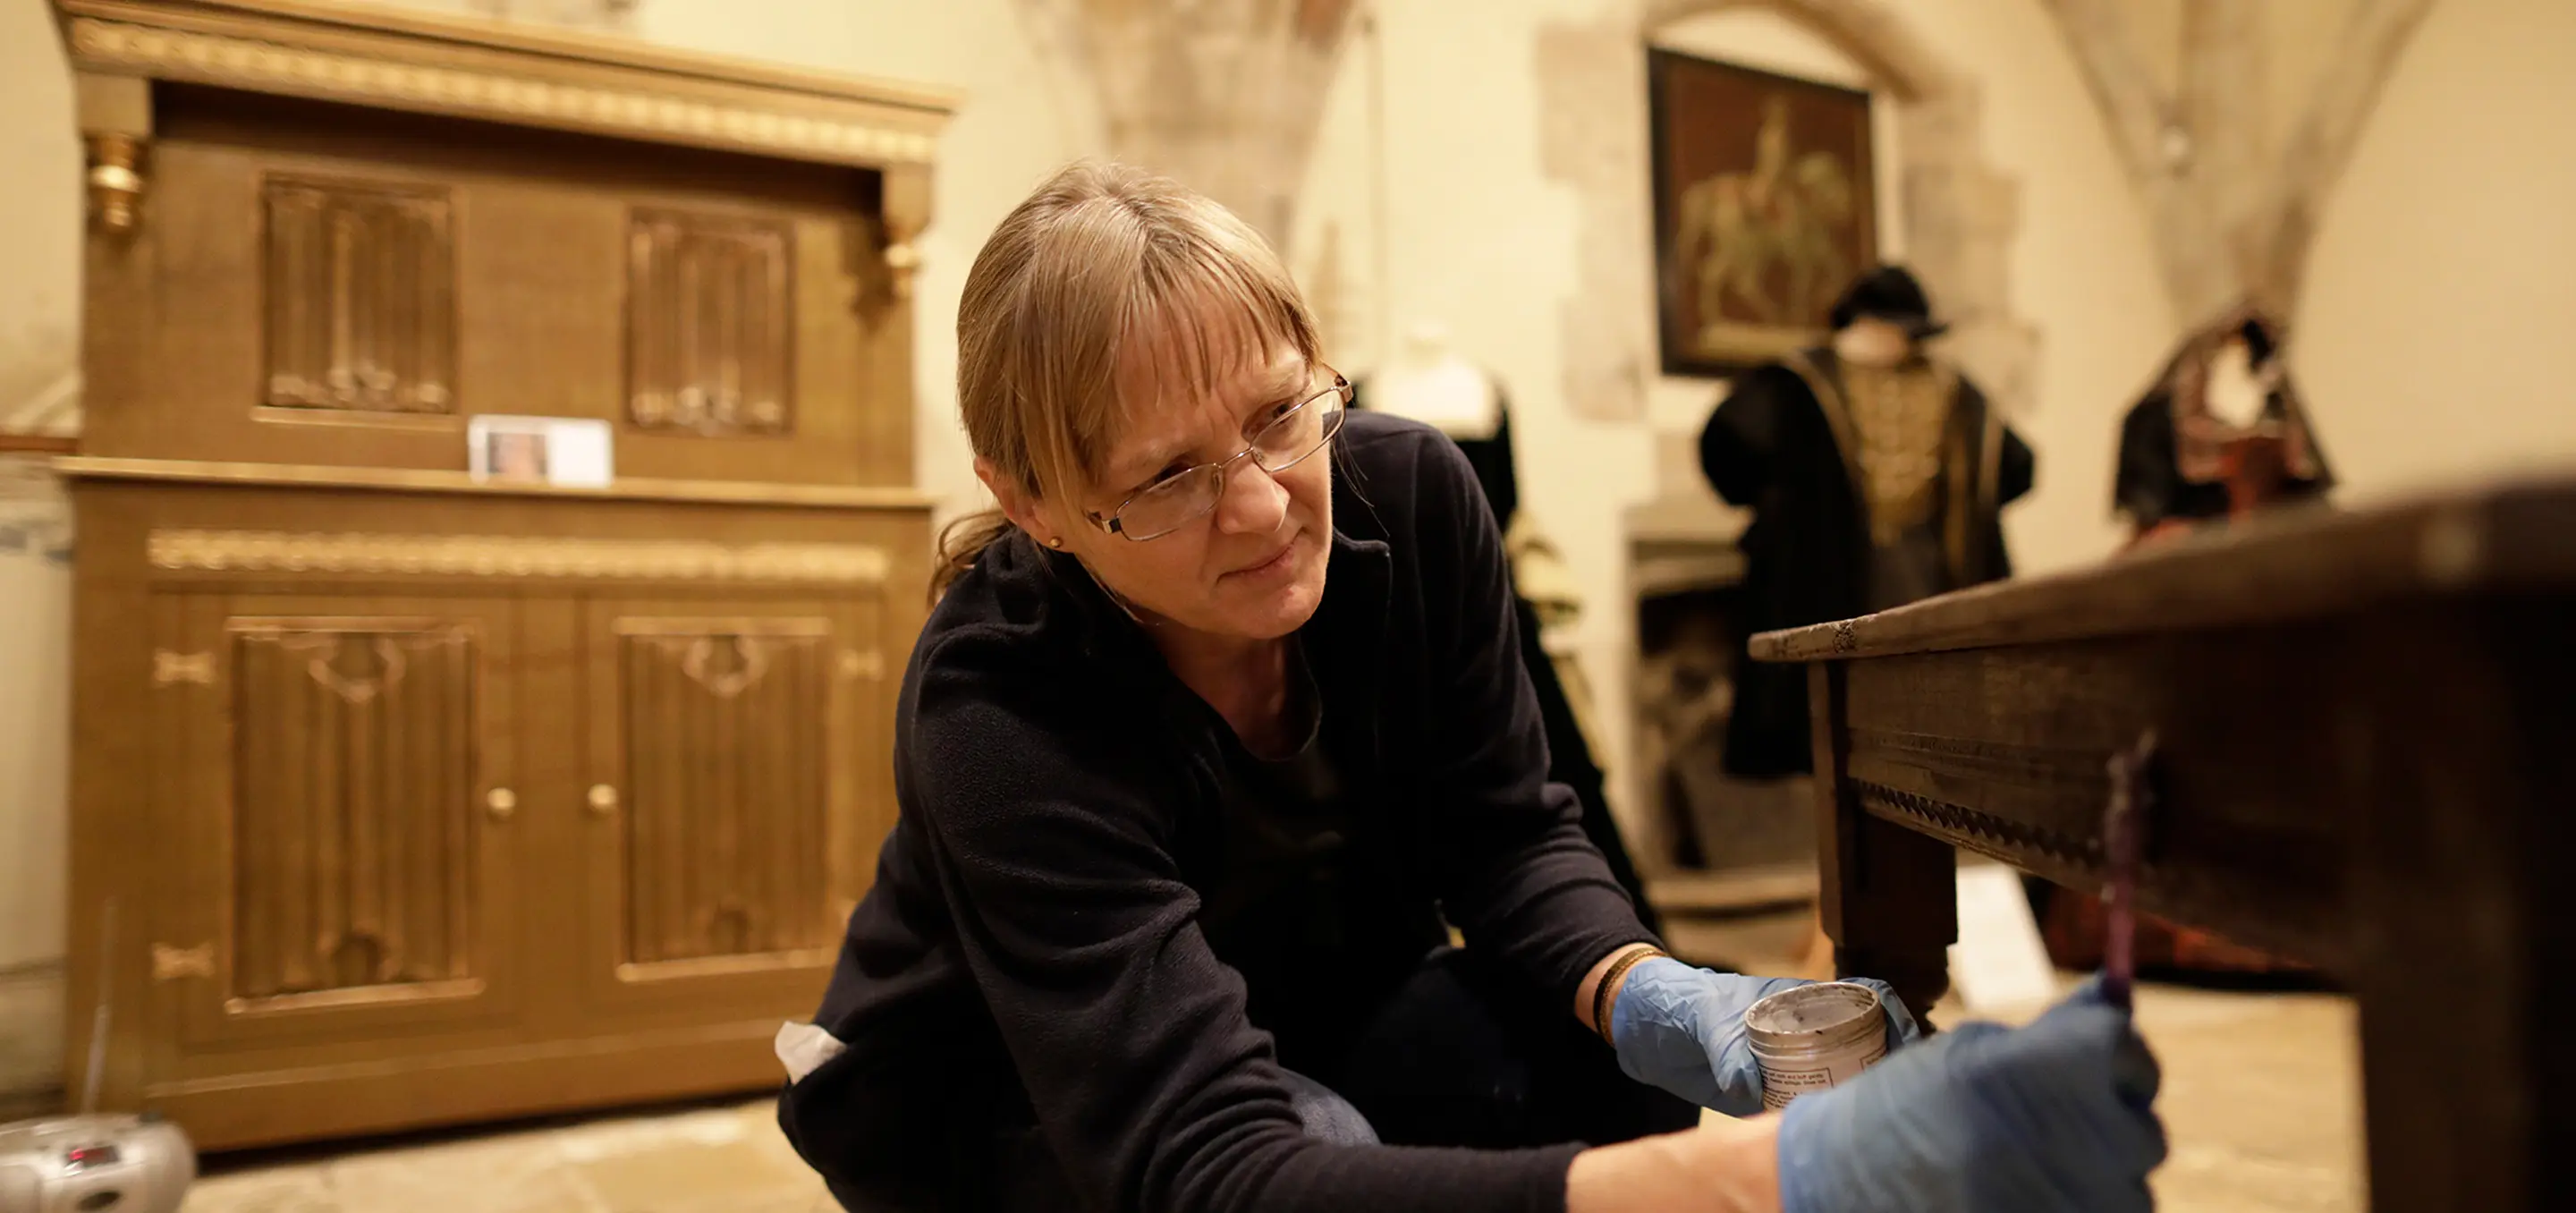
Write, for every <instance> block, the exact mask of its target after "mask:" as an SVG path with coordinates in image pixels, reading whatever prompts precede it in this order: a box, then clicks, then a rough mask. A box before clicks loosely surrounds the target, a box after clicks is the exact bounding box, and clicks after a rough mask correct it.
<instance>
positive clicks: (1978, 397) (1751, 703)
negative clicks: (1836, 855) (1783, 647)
mask: <svg viewBox="0 0 2576 1213" xmlns="http://www.w3.org/2000/svg"><path fill="white" fill-rule="evenodd" d="M1832 324H1833V334H1834V335H1833V338H1832V340H1831V341H1830V342H1828V343H1827V344H1826V345H1824V346H1821V347H1817V348H1814V349H1806V350H1800V351H1797V352H1796V353H1793V354H1790V355H1789V356H1787V357H1786V358H1783V359H1781V360H1780V361H1778V362H1775V363H1771V364H1768V365H1765V366H1761V367H1757V368H1755V369H1754V370H1752V371H1750V372H1747V373H1746V374H1745V375H1744V376H1743V377H1742V378H1740V379H1738V380H1736V381H1735V383H1734V385H1733V387H1732V390H1731V391H1730V392H1729V393H1728V394H1727V397H1726V399H1725V400H1724V402H1722V403H1721V404H1719V406H1718V408H1717V411H1716V412H1715V414H1714V415H1712V416H1711V417H1710V418H1709V422H1708V426H1707V428H1706V429H1704V430H1702V431H1701V433H1700V467H1701V469H1702V470H1703V471H1704V472H1706V473H1707V475H1708V479H1709V484H1710V485H1711V487H1713V488H1715V489H1716V490H1717V493H1718V495H1719V496H1721V497H1723V498H1725V499H1726V500H1728V501H1729V502H1732V503H1734V504H1736V505H1739V506H1745V507H1748V508H1750V509H1751V510H1752V511H1753V522H1752V524H1751V525H1750V526H1749V527H1747V528H1746V530H1745V532H1744V536H1743V538H1742V539H1741V540H1739V541H1738V542H1739V545H1740V546H1741V547H1742V548H1743V551H1744V558H1745V576H1744V598H1745V619H1744V620H1743V624H1744V627H1743V630H1744V633H1745V635H1746V636H1748V637H1749V636H1750V635H1751V634H1752V633H1754V632H1760V631H1768V630H1771V629H1775V628H1791V627H1802V626H1805V625H1807V624H1811V623H1822V622H1826V621H1829V620H1835V619H1847V618H1850V617H1852V616H1855V615H1862V614H1867V613H1869V612H1872V611H1880V610H1885V609H1887V608H1889V607H1894V606H1900V605H1902V604H1904V603H1908V602H1912V601H1914V600H1916V599H1919V598H1925V597H1928V596H1930V595H1933V594H1939V593H1944V592H1946V591H1949V590H1955V589H1960V588H1963V587H1966V586H1971V585H1975V584H1978V583H1979V582H1984V581H1991V580H1994V579H1997V578H2000V577H2004V576H2007V575H2009V574H2010V573H2011V571H2012V564H2011V560H2010V558H2009V556H2008V555H2007V554H2006V553H2005V550H2004V537H2003V528H2002V525H2001V521H2000V519H2001V511H2002V509H2003V507H2004V505H2006V504H2007V503H2009V502H2011V501H2013V500H2015V499H2016V498H2019V497H2020V496H2021V495H2022V494H2023V493H2026V492H2028V491H2029V490H2030V485H2031V477H2032V473H2033V470H2034V463H2035V461H2034V459H2033V457H2032V455H2031V451H2030V448H2029V447H2028V446H2026V445H2024V444H2023V442H2022V440H2021V439H2020V437H2018V436H2017V435H2015V434H2013V433H2012V431H2011V430H2010V429H2009V428H2007V427H2006V426H2005V425H2004V424H2003V420H2002V418H2001V417H2000V416H1999V415H1998V414H1997V413H1996V411H1995V410H1994V409H1993V408H1992V407H1991V406H1990V405H1988V403H1987V402H1986V398H1985V395H1984V394H1983V393H1981V392H1979V391H1978V390H1977V387H1976V385H1975V384H1974V383H1971V382H1969V381H1968V379H1967V378H1966V377H1964V376H1962V375H1961V374H1960V373H1959V372H1958V370H1957V368H1955V367H1953V366H1951V365H1949V364H1948V363H1946V362H1944V361H1942V360H1940V359H1938V358H1936V357H1933V356H1932V355H1931V354H1930V353H1929V352H1927V351H1926V349H1925V347H1924V343H1925V342H1926V341H1928V340H1930V339H1931V338H1932V337H1935V336H1937V335H1939V334H1940V333H1941V332H1942V331H1944V329H1945V328H1946V327H1947V326H1946V325H1943V324H1941V323H1939V322H1936V321H1935V320H1934V319H1933V318H1932V315H1931V304H1930V301H1929V300H1927V299H1926V298H1925V297H1924V294H1923V288H1922V285H1921V284H1920V283H1917V282H1916V281H1915V280H1914V276H1913V275H1912V274H1910V273H1908V272H1906V271H1905V270H1904V269H1902V268H1900V267H1897V266H1880V267H1877V268H1875V269H1873V270H1871V271H1869V272H1868V273H1866V274H1863V275H1861V276H1860V277H1859V278H1858V279H1857V280H1855V281H1854V282H1853V283H1852V284H1851V285H1850V287H1849V288H1848V289H1846V290H1845V291H1844V292H1843V295H1842V298H1841V299H1840V300H1839V301H1838V302H1836V303H1835V305H1834V309H1833V313H1832ZM1740 644H1741V638H1739V645H1740ZM1809 739H1810V734H1809V730H1808V723H1807V676H1806V672H1805V671H1804V670H1802V669H1800V668H1798V667H1796V666H1772V665H1756V664H1754V663H1752V662H1751V661H1750V660H1749V659H1747V658H1746V657H1745V656H1744V655H1743V653H1742V652H1741V649H1739V652H1738V660H1737V664H1736V693H1735V710H1734V714H1733V716H1732V717H1731V718H1730V719H1729V720H1728V722H1727V743H1726V769H1727V771H1728V772H1729V773H1730V774H1733V775H1736V776H1738V777H1741V778H1752V779H1760V778H1773V777H1780V776H1791V775H1803V774H1806V773H1808V772H1809V771H1810V770H1812V769H1813V759H1812V757H1811V755H1810V750H1809V744H1810V741H1809Z"/></svg>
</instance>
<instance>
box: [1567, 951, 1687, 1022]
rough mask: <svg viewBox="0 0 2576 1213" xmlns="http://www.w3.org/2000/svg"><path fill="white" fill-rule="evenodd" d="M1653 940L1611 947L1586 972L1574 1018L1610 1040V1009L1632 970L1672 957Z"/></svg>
mask: <svg viewBox="0 0 2576 1213" xmlns="http://www.w3.org/2000/svg"><path fill="white" fill-rule="evenodd" d="M1668 955H1670V953H1667V952H1666V951H1664V950H1663V949H1662V948H1659V947H1656V946H1655V945H1653V944H1651V943H1632V944H1623V945H1621V946H1619V947H1616V948H1613V949H1611V950H1610V954H1609V955H1607V956H1604V957H1602V958H1601V959H1600V960H1599V961H1598V962H1596V963H1595V964H1594V965H1593V966H1592V971H1591V972H1589V973H1586V974H1584V976H1583V981H1582V983H1581V984H1580V985H1577V986H1576V987H1575V989H1574V1017H1575V1018H1576V1019H1579V1020H1582V1021H1583V1026H1585V1027H1587V1028H1590V1029H1592V1031H1593V1032H1594V1033H1595V1034H1597V1035H1598V1036H1600V1037H1601V1039H1603V1040H1609V1039H1610V1012H1611V1010H1612V1008H1614V1007H1617V1006H1618V1005H1619V988H1620V987H1621V986H1622V985H1625V984H1626V983H1627V980H1628V972H1629V970H1631V969H1633V968H1635V967H1636V966H1637V965H1638V964H1640V963H1643V962H1644V961H1647V960H1650V959H1653V958H1655V957H1658V956H1668Z"/></svg>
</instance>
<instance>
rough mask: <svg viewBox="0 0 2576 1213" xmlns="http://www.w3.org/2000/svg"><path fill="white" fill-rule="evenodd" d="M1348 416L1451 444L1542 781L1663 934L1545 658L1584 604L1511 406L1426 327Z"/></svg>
mask: <svg viewBox="0 0 2576 1213" xmlns="http://www.w3.org/2000/svg"><path fill="white" fill-rule="evenodd" d="M1352 387H1353V391H1354V394H1353V396H1352V399H1351V406H1352V407H1353V408H1364V409H1376V410H1378V411H1381V412H1387V413H1393V414H1396V415H1397V416H1401V417H1409V418H1412V419H1414V420H1416V421H1421V422H1423V423H1425V424H1428V425H1431V426H1433V427H1434V428H1437V429H1439V430H1440V431H1441V432H1442V433H1445V434H1447V435H1448V436H1449V438H1450V440H1451V441H1453V442H1455V443H1457V444H1458V449H1459V450H1460V451H1462V452H1464V453H1465V454H1466V456H1467V463H1468V465H1469V466H1471V467H1473V468H1474V469H1475V472H1476V482H1477V484H1478V485H1480V486H1481V487H1483V489H1484V490H1485V500H1486V502H1487V504H1489V505H1491V506H1492V507H1493V510H1494V521H1495V522H1496V523H1497V524H1499V525H1500V526H1501V527H1502V530H1503V546H1504V549H1505V552H1506V554H1507V556H1508V557H1509V559H1510V561H1511V566H1512V588H1513V591H1514V593H1513V601H1514V603H1515V605H1516V610H1517V613H1518V615H1519V619H1520V639H1521V659H1522V663H1523V664H1524V665H1526V666H1527V667H1528V668H1529V676H1530V685H1531V688H1532V689H1533V690H1535V691H1536V692H1537V693H1538V706H1539V714H1540V716H1541V717H1542V718H1543V719H1544V720H1545V721H1546V724H1547V747H1548V760H1549V761H1548V778H1549V779H1550V780H1552V781H1553V782H1556V783H1561V784H1564V785H1565V786H1567V787H1569V788H1572V789H1573V790H1574V796H1575V799H1576V800H1577V801H1579V802H1580V803H1581V805H1582V808H1583V832H1584V833H1585V834H1586V835H1587V836H1589V837H1590V838H1591V840H1592V844H1593V845H1594V846H1596V847H1598V848H1600V850H1601V854H1602V856H1603V857H1604V858H1606V859H1608V860H1609V862H1610V872H1611V875H1612V876H1614V877H1616V878H1617V879H1618V881H1619V883H1620V885H1621V886H1622V887H1624V888H1626V889H1627V890H1628V896H1629V899H1630V900H1632V901H1634V902H1636V903H1637V915H1638V917H1639V918H1641V919H1643V920H1644V921H1645V924H1646V927H1647V929H1649V930H1661V929H1662V927H1661V924H1660V923H1659V922H1658V921H1657V920H1656V915H1655V911H1654V907H1653V905H1652V904H1651V903H1649V902H1648V901H1647V900H1646V886H1645V881H1644V880H1643V879H1641V878H1640V877H1639V876H1638V875H1637V869H1636V864H1635V863H1634V862H1633V861H1632V860H1631V859H1630V857H1629V854H1628V848H1627V844H1626V842H1625V841H1624V840H1623V838H1622V837H1621V835H1620V833H1619V825H1618V821H1617V819H1616V818H1614V817H1612V816H1611V814H1610V804H1609V800H1608V798H1607V796H1606V795H1605V793H1604V791H1603V787H1604V784H1605V783H1606V782H1607V780H1606V777H1605V776H1604V775H1603V773H1602V768H1601V765H1600V762H1599V761H1598V759H1597V758H1595V755H1596V754H1597V753H1598V750H1597V749H1596V748H1595V746H1594V743H1593V737H1594V736H1595V734H1594V732H1593V730H1592V728H1591V725H1590V720H1589V718H1590V715H1591V712H1590V703H1591V699H1590V696H1589V694H1588V693H1587V691H1586V688H1587V685H1588V684H1586V683H1585V681H1584V679H1583V671H1582V668H1581V667H1580V666H1578V665H1577V664H1575V662H1574V658H1573V654H1571V653H1563V654H1557V653H1551V652H1549V651H1548V646H1547V632H1548V629H1549V628H1551V627H1556V628H1562V627H1564V626H1566V625H1568V624H1571V623H1572V622H1574V619H1575V617H1576V616H1577V615H1578V614H1579V613H1580V612H1581V610H1582V599H1581V596H1580V595H1579V594H1578V593H1577V592H1576V591H1575V589H1574V584H1573V581H1572V579H1571V578H1570V577H1568V576H1566V575H1565V572H1564V569H1563V564H1562V561H1561V560H1560V559H1559V558H1558V556H1557V553H1556V549H1555V547H1554V545H1552V544H1550V543H1549V542H1548V541H1547V539H1546V537H1545V536H1544V535H1543V534H1541V532H1540V530H1539V527H1538V524H1537V521H1536V520H1535V519H1534V518H1532V517H1531V516H1530V513H1529V511H1526V510H1523V509H1522V508H1520V474H1519V471H1518V469H1517V468H1516V467H1515V466H1514V463H1513V455H1512V422H1511V405H1510V401H1509V400H1508V398H1507V397H1506V395H1505V393H1504V391H1503V387H1502V384H1501V383H1500V382H1499V381H1497V380H1496V379H1495V378H1494V377H1493V375H1491V374H1490V373H1488V372H1487V371H1486V370H1485V369H1484V368H1483V367H1480V366H1478V365H1476V364H1475V363H1474V362H1473V361H1471V360H1469V359H1467V358H1466V357H1464V356H1462V355H1461V354H1459V353H1458V352H1457V350H1456V349H1455V348H1454V347H1453V346H1452V345H1451V344H1450V340H1449V330H1448V327H1447V326H1445V325H1442V324H1438V323H1424V324H1420V325H1417V326H1415V327H1414V329H1413V331H1412V332H1411V333H1409V334H1407V335H1406V338H1405V341H1404V343H1403V346H1402V348H1401V349H1400V350H1399V351H1398V353H1397V355H1396V357H1394V358H1392V359H1390V360H1389V361H1388V362H1387V363H1386V364H1385V365H1383V366H1381V367H1379V368H1378V369H1377V370H1376V371H1374V372H1372V373H1370V374H1368V375H1365V376H1363V377H1361V378H1360V379H1359V380H1357V381H1356V382H1355V383H1354V384H1353V385H1352Z"/></svg>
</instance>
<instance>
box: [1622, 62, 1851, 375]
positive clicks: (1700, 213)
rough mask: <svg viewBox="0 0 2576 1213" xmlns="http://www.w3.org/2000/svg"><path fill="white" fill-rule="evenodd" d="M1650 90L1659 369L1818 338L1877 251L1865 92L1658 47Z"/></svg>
mask: <svg viewBox="0 0 2576 1213" xmlns="http://www.w3.org/2000/svg"><path fill="white" fill-rule="evenodd" d="M1646 91H1647V110H1648V126H1649V133H1648V151H1647V159H1648V161H1649V162H1650V163H1651V164H1652V166H1653V179H1654V211H1655V216H1654V222H1655V317H1656V330H1657V336H1658V340H1659V344H1660V346H1661V349H1662V361H1663V371H1664V373H1665V374H1667V375H1689V376H1707V377H1722V376H1727V375H1733V374H1735V373H1737V372H1740V371H1743V370H1745V369H1747V368H1749V367H1753V366H1758V365H1760V364H1762V363H1764V362H1768V361H1771V360H1773V359H1776V358H1778V357H1780V356H1781V355H1783V354H1786V353H1788V352H1790V351H1791V350H1795V349H1798V348H1801V347H1803V346H1808V345H1814V344H1816V343H1818V342H1821V341H1822V340H1824V338H1825V337H1826V335H1827V331H1828V326H1827V324H1826V315H1827V313H1828V312H1829V311H1830V310H1831V309H1832V306H1833V301H1834V298H1835V296H1836V295H1838V294H1840V293H1841V291H1842V289H1843V288H1844V287H1845V286H1846V285H1848V284H1849V283H1850V282H1851V280H1852V279H1853V278H1854V277H1856V276H1858V275H1859V274H1860V273H1861V272H1862V271H1864V270H1866V269H1868V268H1869V267H1870V266H1871V265H1873V264H1876V262H1877V259H1878V206H1877V179H1876V175H1875V161H1874V159H1873V157H1874V154H1875V148H1874V146H1873V143H1872V140H1871V130H1870V95H1869V94H1868V93H1866V92H1863V91H1860V90H1857V89H1849V88H1841V87H1838V86H1835V85H1831V84H1821V83H1818V82H1816V81H1813V80H1802V79H1799V78H1797V77H1794V76H1783V75H1779V74H1777V73H1773V72H1766V71H1761V70H1758V69H1755V68H1749V67H1744V66H1740V65H1738V64H1733V63H1721V62H1718V61H1716V60H1713V59H1703V58H1700V57H1698V56H1696V55H1689V54H1684V53H1682V52H1680V51H1672V50H1666V49H1663V48H1661V47H1649V48H1647V51H1646ZM1766 126H1769V127H1770V128H1771V132H1770V137H1769V138H1768V139H1767V140H1766V138H1765V127H1766ZM1766 142H1768V143H1769V144H1770V154H1769V156H1768V157H1767V159H1768V160H1769V164H1768V165H1767V166H1766V165H1765V164H1764V163H1763V162H1764V160H1765V159H1766V157H1765V154H1764V151H1765V143H1766ZM1837 169H1838V170H1839V171H1836V170H1837ZM1730 236H1731V237H1733V238H1731V239H1730V238H1729V237H1730ZM1710 300H1715V301H1716V311H1717V313H1718V314H1717V315H1715V316H1713V317H1712V316H1709V315H1707V314H1706V312H1707V311H1708V308H1707V306H1706V305H1707V304H1708V302H1709V301H1710Z"/></svg>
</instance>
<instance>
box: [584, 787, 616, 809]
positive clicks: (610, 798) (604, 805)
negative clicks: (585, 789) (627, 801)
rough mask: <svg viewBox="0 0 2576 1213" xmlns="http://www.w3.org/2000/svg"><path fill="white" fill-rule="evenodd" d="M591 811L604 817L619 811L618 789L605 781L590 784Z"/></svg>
mask: <svg viewBox="0 0 2576 1213" xmlns="http://www.w3.org/2000/svg"><path fill="white" fill-rule="evenodd" d="M590 811H591V812H593V813H597V814H599V815H600V816H602V817H605V816H607V815H609V814H610V813H613V812H616V811H617V789H615V788H612V787H610V786H608V785H607V784H604V783H594V784H592V785H590Z"/></svg>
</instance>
